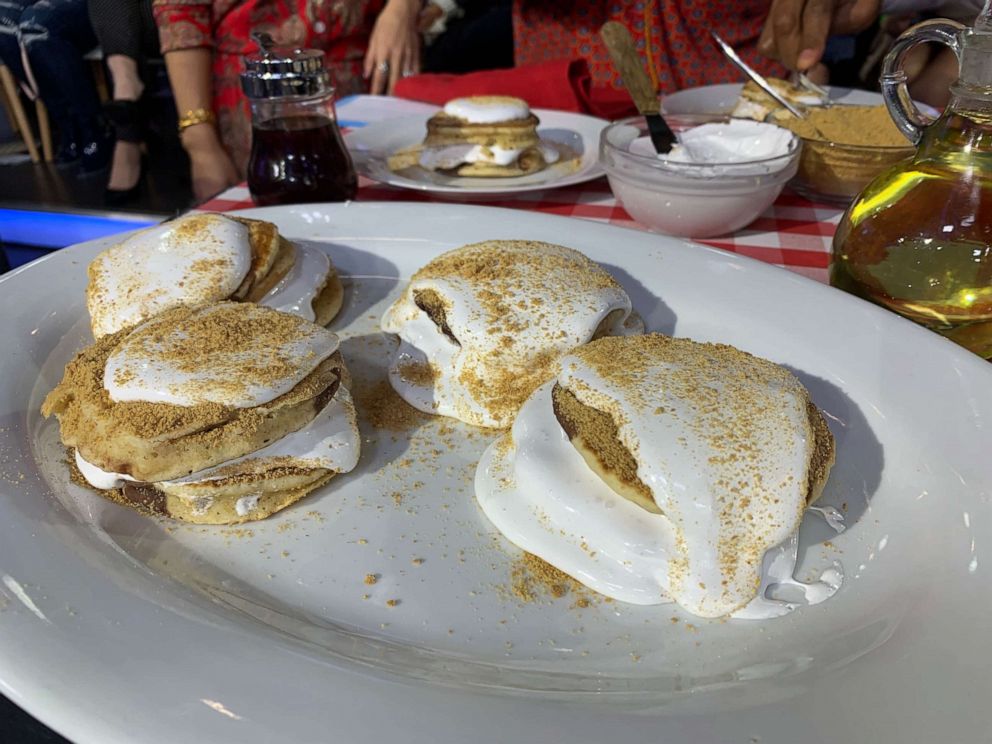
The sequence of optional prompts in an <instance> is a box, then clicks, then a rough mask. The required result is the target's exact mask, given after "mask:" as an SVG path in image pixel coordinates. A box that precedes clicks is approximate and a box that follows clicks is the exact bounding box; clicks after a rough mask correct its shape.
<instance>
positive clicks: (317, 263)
mask: <svg viewBox="0 0 992 744" xmlns="http://www.w3.org/2000/svg"><path fill="white" fill-rule="evenodd" d="M294 249H295V251H296V260H295V261H294V262H293V268H291V269H290V270H289V272H288V273H287V274H286V276H284V277H283V278H282V279H280V280H279V282H278V283H277V284H276V286H274V287H273V288H272V289H271V290H269V292H268V294H266V295H265V297H263V298H262V299H261V300H259V303H258V304H260V305H265V306H266V307H271V308H272V309H273V310H279V311H281V312H284V313H292V314H293V315H299V316H300V317H301V318H303V319H305V320H309V321H311V322H312V321H314V320H315V319H316V315H315V314H314V310H313V301H314V299H315V298H316V297H317V295H318V294H320V292H321V290H322V289H323V288H324V287H325V286H326V285H327V279H328V275H329V274H330V271H331V259H330V258H328V256H327V254H326V253H324V251H322V250H320V248H318V247H317V246H314V245H308V244H306V243H304V244H299V243H297V244H295V246H294Z"/></svg>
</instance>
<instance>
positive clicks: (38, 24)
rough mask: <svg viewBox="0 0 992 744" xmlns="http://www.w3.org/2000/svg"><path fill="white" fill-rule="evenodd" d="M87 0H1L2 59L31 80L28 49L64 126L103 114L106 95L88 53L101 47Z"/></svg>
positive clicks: (85, 123) (91, 121) (49, 104)
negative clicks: (23, 59) (95, 83)
mask: <svg viewBox="0 0 992 744" xmlns="http://www.w3.org/2000/svg"><path fill="white" fill-rule="evenodd" d="M96 45H97V41H96V35H95V34H94V33H93V27H92V25H90V19H89V14H88V12H87V9H86V0H0V61H2V62H3V64H5V65H6V66H7V67H9V68H10V70H11V72H13V73H14V76H15V77H16V78H18V79H19V80H26V79H27V76H26V74H25V70H24V66H23V65H22V64H21V48H22V47H23V48H24V50H25V52H26V53H27V58H28V63H29V64H30V66H31V73H32V74H33V76H34V79H35V82H36V83H37V85H38V94H39V95H40V96H41V99H42V100H43V101H44V102H45V107H46V108H47V109H48V112H49V114H50V115H51V117H52V118H53V119H54V120H55V122H56V123H57V124H58V125H60V126H67V125H68V126H74V127H75V128H83V129H87V128H89V127H92V126H95V122H96V121H97V120H98V117H99V115H100V99H99V98H98V97H97V94H96V89H95V88H94V86H93V79H92V77H91V76H90V75H89V74H88V71H87V69H86V62H84V61H83V59H82V57H83V55H84V54H86V53H87V52H89V51H90V50H92V49H93V48H94V47H96Z"/></svg>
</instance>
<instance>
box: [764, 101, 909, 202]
mask: <svg viewBox="0 0 992 744" xmlns="http://www.w3.org/2000/svg"><path fill="white" fill-rule="evenodd" d="M775 123H776V124H778V125H779V126H783V127H786V128H787V129H791V130H792V131H793V132H795V133H796V134H798V135H799V136H800V137H801V138H802V140H803V152H802V156H801V157H800V159H799V170H798V172H797V173H796V176H795V178H793V180H792V183H791V186H792V188H793V189H794V190H795V191H796V192H798V193H799V194H801V195H802V196H805V197H807V198H808V199H812V200H813V201H822V202H828V203H831V204H837V205H840V206H847V205H848V204H850V203H851V200H853V199H854V197H856V196H857V195H858V194H860V193H861V191H862V190H863V189H864V187H865V186H867V185H868V184H869V182H871V181H872V180H873V179H874V178H875V177H876V176H877V175H878V174H879V173H881V172H882V171H884V170H886V169H887V168H889V167H890V166H892V165H894V164H895V163H898V162H899V161H901V160H904V159H906V158H908V157H910V156H911V155H912V154H913V153H914V152H915V147H914V146H913V145H912V144H911V143H910V142H909V140H907V139H906V137H905V136H904V135H903V134H902V132H900V131H899V129H898V128H897V127H896V125H895V123H894V122H893V121H892V117H890V116H889V111H888V109H887V108H886V107H885V106H884V105H878V106H851V105H843V104H835V105H833V106H824V107H816V108H813V107H811V108H809V109H807V116H806V118H805V119H799V118H796V117H794V116H791V115H790V116H783V117H781V118H777V119H776V122H775Z"/></svg>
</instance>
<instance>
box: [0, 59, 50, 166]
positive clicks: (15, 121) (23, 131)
mask: <svg viewBox="0 0 992 744" xmlns="http://www.w3.org/2000/svg"><path fill="white" fill-rule="evenodd" d="M0 86H2V87H3V95H2V98H3V105H4V108H5V109H6V111H7V118H9V119H10V123H11V124H12V125H13V128H14V131H16V132H17V133H18V134H19V135H20V137H21V139H22V140H24V144H25V145H27V148H28V155H30V156H31V162H32V163H39V162H41V157H40V155H39V153H38V146H37V145H36V144H35V141H34V132H33V131H31V123H30V122H29V121H28V117H27V114H26V113H25V112H24V106H23V105H22V104H21V92H20V90H19V89H18V87H17V81H16V80H14V74H13V73H12V72H11V71H10V70H9V69H7V66H6V65H2V64H0ZM35 105H36V106H38V107H40V108H39V109H38V121H39V126H41V120H42V117H41V111H42V110H44V105H43V104H42V103H41V101H37V102H36V104H35ZM44 122H45V123H44V127H43V131H45V130H48V112H47V111H46V112H45V113H44ZM44 142H45V141H44V139H42V148H43V149H44V151H45V160H51V159H52V158H51V147H52V134H51V131H48V147H47V148H46V147H45V144H44Z"/></svg>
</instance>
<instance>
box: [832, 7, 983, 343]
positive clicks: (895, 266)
mask: <svg viewBox="0 0 992 744" xmlns="http://www.w3.org/2000/svg"><path fill="white" fill-rule="evenodd" d="M925 42H939V43H942V44H946V45H947V46H949V47H950V48H951V49H952V50H954V52H955V54H956V55H957V57H958V61H959V64H960V67H961V73H960V77H959V79H958V81H957V83H955V84H954V85H953V86H952V87H951V100H950V103H949V104H948V106H947V108H946V109H945V110H944V113H943V114H942V115H941V116H940V117H939V118H938V119H937V120H936V121H932V122H931V121H929V120H928V119H926V118H925V117H924V116H923V115H922V114H921V113H920V111H919V110H918V109H917V107H916V106H915V104H914V103H913V101H912V100H911V99H910V97H909V93H908V91H907V89H906V75H905V73H904V72H903V70H902V65H903V61H904V60H905V58H906V54H907V53H908V52H909V50H910V49H912V48H913V47H914V46H916V45H917V44H921V43H925ZM881 83H882V94H883V96H884V97H885V102H886V104H887V105H888V108H889V113H890V114H891V115H892V118H893V119H894V120H895V122H896V125H897V126H898V127H899V129H900V130H902V132H903V133H904V134H905V135H906V136H907V137H909V139H910V140H912V141H913V142H914V143H915V144H916V145H917V150H916V154H915V155H914V156H913V157H912V158H911V159H908V160H905V161H903V162H901V163H897V164H896V165H894V166H892V167H891V168H889V169H888V170H887V171H885V172H884V173H882V174H881V175H879V176H878V177H877V178H875V180H874V181H872V182H871V183H870V184H868V186H866V187H865V190H864V191H863V192H862V193H861V194H860V195H859V196H858V197H857V198H856V199H855V200H854V203H853V204H851V206H850V207H849V208H848V210H847V212H846V213H845V215H844V217H843V218H842V220H841V222H840V225H839V226H838V228H837V233H836V235H835V236H834V242H833V257H832V261H831V266H830V283H831V284H833V285H834V286H836V287H840V288H841V289H844V290H846V291H848V292H851V293H853V294H856V295H858V296H860V297H863V298H865V299H867V300H871V301H872V302H875V303H878V304H879V305H882V306H884V307H887V308H888V309H890V310H894V311H895V312H897V313H899V314H900V315H903V316H905V317H907V318H909V319H911V320H914V321H916V322H917V323H920V324H922V325H924V326H926V327H927V328H930V329H932V330H934V331H937V332H938V333H941V334H943V335H944V336H946V337H947V338H949V339H951V340H953V341H955V342H957V343H959V344H961V345H962V346H965V347H966V348H968V349H970V350H971V351H973V352H975V353H976V354H979V355H980V356H983V357H985V358H986V359H992V0H986V3H985V8H984V9H983V11H982V13H981V14H980V15H979V17H978V20H977V21H976V22H975V25H974V27H973V28H970V29H969V28H966V27H965V26H962V25H961V24H959V23H956V22H954V21H948V20H933V21H926V22H924V23H921V24H919V25H917V26H914V27H913V28H911V29H909V30H908V31H906V33H904V34H903V35H902V36H900V37H899V39H898V40H897V41H896V43H895V46H894V47H893V48H892V50H891V51H890V52H889V54H888V56H887V57H886V59H885V63H884V66H883V72H882V78H881Z"/></svg>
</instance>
